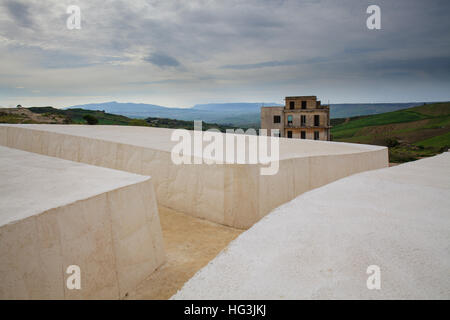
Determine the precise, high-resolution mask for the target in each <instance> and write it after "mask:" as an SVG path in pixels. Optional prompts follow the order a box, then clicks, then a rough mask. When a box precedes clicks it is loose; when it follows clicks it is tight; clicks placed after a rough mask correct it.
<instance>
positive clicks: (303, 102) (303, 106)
mask: <svg viewBox="0 0 450 320" xmlns="http://www.w3.org/2000/svg"><path fill="white" fill-rule="evenodd" d="M302 109H306V101H302Z"/></svg>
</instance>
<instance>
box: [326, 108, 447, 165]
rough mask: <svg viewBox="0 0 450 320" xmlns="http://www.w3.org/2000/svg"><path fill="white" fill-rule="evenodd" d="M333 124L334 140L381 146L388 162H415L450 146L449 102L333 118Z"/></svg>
mask: <svg viewBox="0 0 450 320" xmlns="http://www.w3.org/2000/svg"><path fill="white" fill-rule="evenodd" d="M333 125H334V127H333V128H332V130H331V133H332V136H333V140H334V141H345V142H354V143H367V144H376V145H385V146H389V147H390V149H389V157H390V161H391V162H405V161H410V160H416V159H418V158H421V157H426V156H432V155H435V154H437V153H439V152H442V151H445V150H446V149H448V148H449V147H450V102H441V103H433V104H426V105H422V106H418V107H413V108H409V109H403V110H398V111H394V112H387V113H382V114H377V115H371V116H364V117H354V118H349V119H334V121H333Z"/></svg>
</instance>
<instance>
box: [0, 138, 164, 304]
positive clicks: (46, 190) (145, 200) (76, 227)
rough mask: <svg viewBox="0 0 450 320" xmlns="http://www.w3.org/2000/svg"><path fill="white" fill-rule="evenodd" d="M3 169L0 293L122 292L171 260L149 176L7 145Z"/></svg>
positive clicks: (0, 154)
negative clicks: (72, 268)
mask: <svg viewBox="0 0 450 320" xmlns="http://www.w3.org/2000/svg"><path fill="white" fill-rule="evenodd" d="M0 177H1V181H0V190H1V194H0V203H1V204H2V205H1V208H0V299H117V298H121V297H123V296H125V294H126V293H127V292H128V291H129V290H131V289H134V288H135V287H136V286H137V285H138V284H139V283H140V282H141V281H143V280H144V279H145V278H146V277H148V276H149V275H150V274H151V273H152V272H153V271H154V270H155V269H156V268H157V267H159V266H160V265H161V264H162V263H163V262H164V261H165V253H164V247H163V239H162V233H161V226H160V222H159V216H158V208H157V205H156V198H155V195H154V191H153V185H152V181H151V179H150V177H144V176H137V175H134V174H129V173H126V172H121V171H116V170H111V169H106V168H99V167H93V166H89V165H86V164H81V163H74V162H71V161H66V160H61V159H56V158H51V157H46V156H41V155H37V154H34V153H28V152H23V151H19V150H15V149H9V148H5V147H0ZM69 265H78V266H79V267H80V268H81V290H69V289H67V287H66V279H67V277H68V276H69V275H68V274H66V273H65V270H66V269H67V267H68V266H69Z"/></svg>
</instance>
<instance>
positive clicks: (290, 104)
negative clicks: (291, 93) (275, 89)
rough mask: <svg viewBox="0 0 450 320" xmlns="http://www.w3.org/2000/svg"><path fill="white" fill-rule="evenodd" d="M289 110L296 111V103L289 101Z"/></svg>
mask: <svg viewBox="0 0 450 320" xmlns="http://www.w3.org/2000/svg"><path fill="white" fill-rule="evenodd" d="M289 109H291V110H294V109H295V102H294V101H289Z"/></svg>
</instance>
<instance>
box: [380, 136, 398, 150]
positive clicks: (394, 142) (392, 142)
mask: <svg viewBox="0 0 450 320" xmlns="http://www.w3.org/2000/svg"><path fill="white" fill-rule="evenodd" d="M384 143H385V144H386V147H388V148H394V147H396V146H398V145H399V144H400V142H398V140H397V139H395V138H391V137H389V138H386V139H384Z"/></svg>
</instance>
